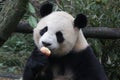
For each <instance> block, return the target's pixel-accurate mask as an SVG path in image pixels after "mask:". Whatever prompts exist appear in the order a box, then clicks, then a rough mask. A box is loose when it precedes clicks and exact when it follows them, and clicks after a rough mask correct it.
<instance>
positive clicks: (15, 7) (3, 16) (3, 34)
mask: <svg viewBox="0 0 120 80" xmlns="http://www.w3.org/2000/svg"><path fill="white" fill-rule="evenodd" d="M28 1H29V0H6V2H5V5H4V6H3V8H2V10H1V12H0V46H2V44H3V43H4V42H5V41H6V40H7V39H8V37H9V36H10V35H11V34H12V32H13V31H14V30H15V29H16V26H17V24H18V23H19V21H20V19H21V18H22V16H23V15H24V13H25V11H26V5H27V3H28Z"/></svg>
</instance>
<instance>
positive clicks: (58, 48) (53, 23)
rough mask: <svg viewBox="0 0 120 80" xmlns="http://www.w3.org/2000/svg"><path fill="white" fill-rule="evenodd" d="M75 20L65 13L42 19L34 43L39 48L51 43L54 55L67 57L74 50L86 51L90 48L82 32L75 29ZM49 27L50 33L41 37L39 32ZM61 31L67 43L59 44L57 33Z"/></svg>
mask: <svg viewBox="0 0 120 80" xmlns="http://www.w3.org/2000/svg"><path fill="white" fill-rule="evenodd" d="M73 21H74V18H73V17H72V16H71V15H70V14H68V13H66V12H63V11H58V12H53V13H51V14H50V15H48V16H46V17H44V18H42V19H41V20H40V21H39V23H38V25H37V27H36V28H35V29H34V34H33V37H34V41H35V44H36V45H37V47H38V48H41V47H42V46H43V45H42V41H45V42H49V43H51V44H52V45H51V46H49V47H48V48H50V49H51V50H52V51H53V54H55V53H57V55H65V54H67V53H68V52H69V51H71V50H72V49H75V50H76V51H79V50H82V49H85V48H86V47H87V46H88V43H87V41H86V39H85V38H84V36H83V33H82V30H80V32H79V30H78V29H77V28H74V26H73ZM46 26H48V31H47V32H46V33H45V34H44V35H43V36H42V37H41V36H40V34H39V32H40V30H41V29H43V28H44V27H46ZM57 31H61V32H62V33H63V37H64V38H65V41H64V42H63V43H62V44H59V43H58V42H57V39H56V35H55V33H56V32H57Z"/></svg>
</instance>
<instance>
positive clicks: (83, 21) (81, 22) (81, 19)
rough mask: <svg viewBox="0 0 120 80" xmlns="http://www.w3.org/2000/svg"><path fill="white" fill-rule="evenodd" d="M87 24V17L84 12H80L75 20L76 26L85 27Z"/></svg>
mask: <svg viewBox="0 0 120 80" xmlns="http://www.w3.org/2000/svg"><path fill="white" fill-rule="evenodd" d="M86 25H87V17H86V16H85V15H83V14H78V15H77V16H76V18H75V20H74V26H75V27H77V28H79V29H80V28H84V27H85V26H86Z"/></svg>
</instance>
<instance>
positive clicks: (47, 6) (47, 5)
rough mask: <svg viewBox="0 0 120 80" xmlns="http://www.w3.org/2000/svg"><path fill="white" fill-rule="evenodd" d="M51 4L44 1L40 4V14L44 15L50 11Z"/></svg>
mask: <svg viewBox="0 0 120 80" xmlns="http://www.w3.org/2000/svg"><path fill="white" fill-rule="evenodd" d="M52 9H53V4H51V3H50V2H48V1H46V2H44V3H43V4H42V5H41V6H40V16H41V17H45V16H47V15H48V14H50V13H51V12H52Z"/></svg>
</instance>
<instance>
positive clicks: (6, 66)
mask: <svg viewBox="0 0 120 80" xmlns="http://www.w3.org/2000/svg"><path fill="white" fill-rule="evenodd" d="M33 48H34V44H33V39H32V35H23V34H15V35H14V36H13V37H11V38H9V40H8V41H7V42H6V43H5V44H4V45H3V46H2V48H0V73H15V74H18V73H20V72H21V71H23V67H24V64H25V62H26V59H27V58H28V56H29V54H30V53H31V52H32V50H33Z"/></svg>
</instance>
